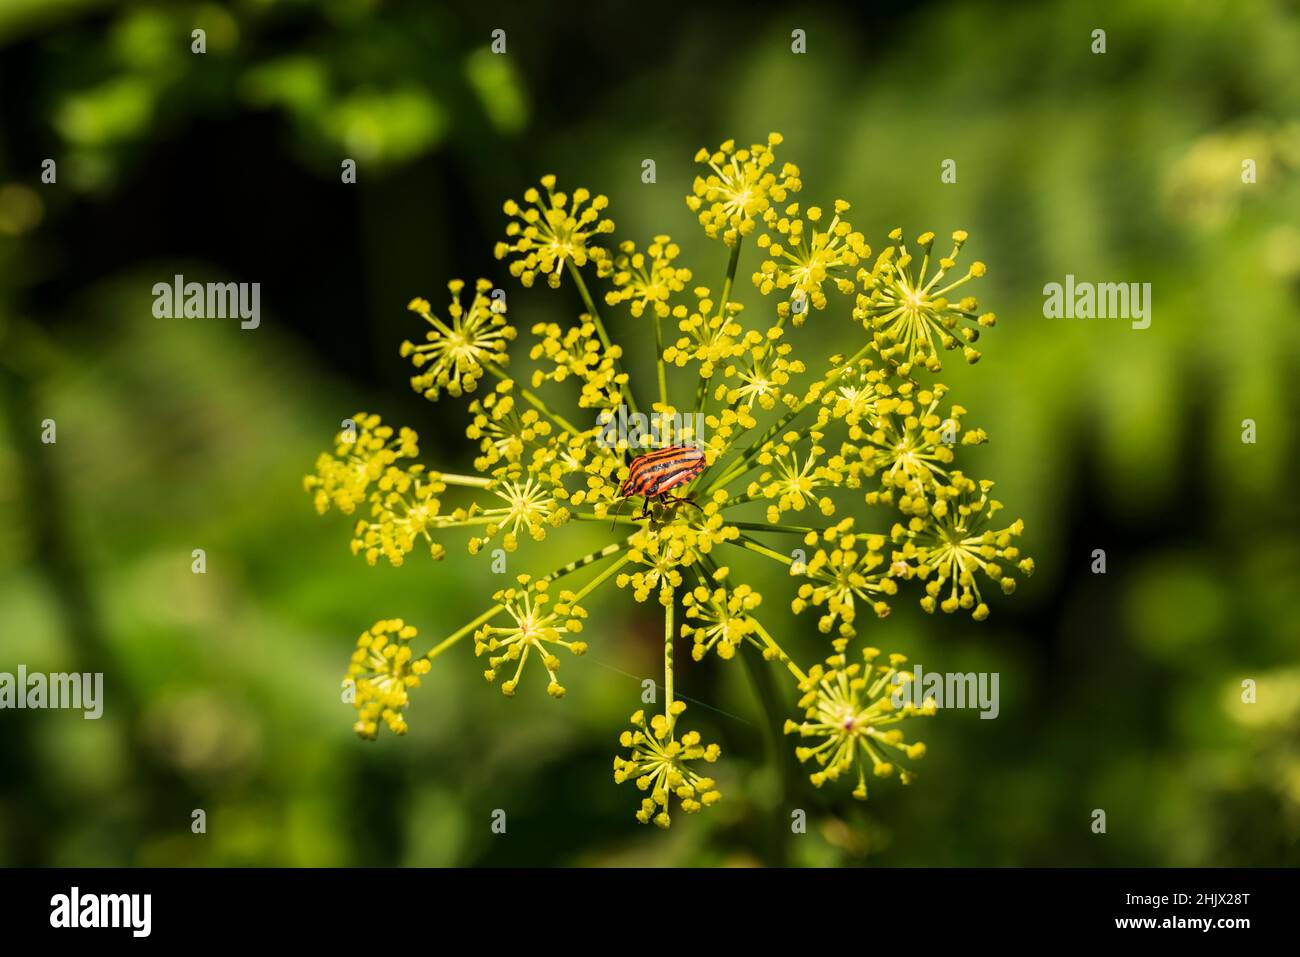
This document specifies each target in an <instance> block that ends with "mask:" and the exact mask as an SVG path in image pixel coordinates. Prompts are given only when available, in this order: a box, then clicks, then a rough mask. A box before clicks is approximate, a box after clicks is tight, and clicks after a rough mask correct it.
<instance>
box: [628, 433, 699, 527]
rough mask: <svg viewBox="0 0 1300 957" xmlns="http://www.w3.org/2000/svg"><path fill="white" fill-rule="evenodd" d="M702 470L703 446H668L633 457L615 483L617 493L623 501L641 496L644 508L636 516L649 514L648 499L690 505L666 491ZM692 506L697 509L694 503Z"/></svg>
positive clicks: (678, 485) (685, 481)
mask: <svg viewBox="0 0 1300 957" xmlns="http://www.w3.org/2000/svg"><path fill="white" fill-rule="evenodd" d="M703 471H704V450H703V449H701V448H698V447H696V446H694V445H670V446H668V447H667V448H663V449H656V450H655V451H653V452H646V453H645V454H644V455H638V456H637V457H636V458H634V459H633V460H632V464H631V465H630V466H629V471H628V474H627V478H626V479H625V480H624V481H623V484H622V485H621V486H619V489H618V494H619V497H620V498H621V499H623V500H624V501H626V500H627V499H628V498H631V497H632V496H633V495H640V496H641V497H642V498H644V499H645V508H644V509H643V511H642V513H641V514H640V515H638V516H637V518H644V517H645V516H646V515H648V514H649V511H650V503H651V502H685V503H686V504H688V505H694V504H695V503H694V502H691V501H689V500H688V499H685V498H682V497H680V496H677V495H672V494H670V493H671V492H672V490H673V489H676V488H681V487H682V486H683V485H685V484H686V483H687V482H689V481H690V480H691V479H693V478H695V476H697V475H699V474H700V473H701V472H703ZM620 504H621V503H620ZM695 507H696V508H699V506H698V505H696V506H695Z"/></svg>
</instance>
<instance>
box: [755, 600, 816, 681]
mask: <svg viewBox="0 0 1300 957" xmlns="http://www.w3.org/2000/svg"><path fill="white" fill-rule="evenodd" d="M749 620H750V621H752V622H753V623H754V630H755V631H757V632H758V637H759V638H761V639H762V641H763V644H764V645H766V646H767V647H768V648H771V649H772V653H773V654H775V655H776V659H777V661H779V662H781V664H783V665H785V667H786V669H787V670H788V671H789V672H790V674H792V675H794V676H795V678H796V679H797V680H799V681H800V682H804V681H807V680H808V676H807V675H806V674H804V673H803V671H802V669H800V667H799V666H798V665H796V664H795V663H794V662H793V661H791V660H790V656H789V655H787V654H786V653H785V649H784V648H782V647H781V646H780V645H778V644H777V643H776V639H775V638H773V637H772V636H771V635H769V634H768V632H767V629H766V628H764V627H763V625H762V623H761V622H760V621H759V620H758V619H757V618H754V617H753V616H750V619H749Z"/></svg>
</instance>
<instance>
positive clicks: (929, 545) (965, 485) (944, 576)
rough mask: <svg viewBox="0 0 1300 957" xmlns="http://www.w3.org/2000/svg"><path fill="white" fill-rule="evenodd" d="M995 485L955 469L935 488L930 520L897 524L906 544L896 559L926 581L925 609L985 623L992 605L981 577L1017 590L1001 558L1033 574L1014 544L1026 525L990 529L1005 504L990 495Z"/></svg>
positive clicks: (897, 532) (895, 536) (895, 530)
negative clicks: (985, 596)
mask: <svg viewBox="0 0 1300 957" xmlns="http://www.w3.org/2000/svg"><path fill="white" fill-rule="evenodd" d="M992 488H993V483H992V482H990V481H988V480H983V481H979V482H976V481H974V480H973V479H970V478H967V477H966V476H965V475H963V474H962V473H961V472H953V473H952V475H951V476H950V477H949V481H948V483H947V484H944V485H940V486H938V487H937V488H936V490H935V503H934V505H933V507H932V508H931V509H930V512H931V515H932V520H931V521H928V522H927V521H924V520H922V519H920V518H912V519H911V520H910V521H909V522H908V523H907V524H906V525H904V524H902V523H899V524H896V525H895V526H894V528H893V531H892V533H891V536H892V538H893V540H894V541H895V542H896V543H901V544H902V545H903V548H902V551H900V552H898V553H897V554H896V556H895V563H896V564H897V565H898V566H900V567H902V566H906V569H907V572H906V573H907V574H912V573H914V574H916V575H917V576H918V577H919V578H921V579H923V580H925V581H926V586H925V597H924V598H922V599H921V607H922V608H924V609H925V610H926V611H928V612H933V611H934V610H935V608H936V607H938V608H939V609H940V610H942V611H945V612H947V613H949V614H951V613H953V612H955V611H956V610H957V609H958V608H961V609H964V610H966V611H970V612H971V617H972V618H974V619H975V620H976V621H982V620H983V619H985V618H987V617H988V614H989V606H988V605H986V604H985V603H984V601H983V598H982V596H981V595H980V589H979V580H978V577H977V576H978V575H980V574H982V575H984V576H985V577H987V578H988V579H989V580H991V581H993V582H996V583H997V584H998V586H999V587H1001V589H1002V592H1003V593H1004V594H1007V595H1010V594H1011V593H1012V592H1013V591H1015V590H1016V580H1015V579H1014V578H1012V577H1011V575H1010V574H1008V572H1009V571H1010V569H1008V568H1007V567H1005V566H1003V565H1002V564H1001V563H1002V562H1006V563H1007V565H1010V566H1014V568H1017V569H1019V571H1020V573H1021V574H1022V575H1026V576H1028V575H1032V574H1033V573H1034V560H1033V559H1032V558H1024V557H1022V556H1021V554H1020V549H1019V547H1018V546H1017V545H1016V544H1015V540H1016V539H1017V538H1019V537H1020V534H1021V533H1022V532H1023V531H1024V523H1023V522H1022V521H1020V520H1019V519H1016V521H1014V522H1012V523H1011V524H1010V525H1008V526H1007V527H1006V528H1002V529H997V530H994V529H991V528H989V525H990V522H991V520H992V518H993V516H994V515H995V514H996V513H997V512H998V511H999V510H1001V508H1002V503H1001V502H999V501H997V500H996V499H994V498H991V497H990V496H989V492H990V491H991V490H992ZM945 591H946V592H947V595H946V596H945V595H944V592H945Z"/></svg>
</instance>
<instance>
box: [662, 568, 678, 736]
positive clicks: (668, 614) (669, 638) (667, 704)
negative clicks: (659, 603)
mask: <svg viewBox="0 0 1300 957" xmlns="http://www.w3.org/2000/svg"><path fill="white" fill-rule="evenodd" d="M676 608H677V592H676V590H674V591H673V593H672V600H671V601H670V602H669V603H668V606H667V607H666V608H664V717H665V718H667V719H668V724H669V725H670V726H671V725H672V723H673V711H672V709H673V611H674V610H675V609H676Z"/></svg>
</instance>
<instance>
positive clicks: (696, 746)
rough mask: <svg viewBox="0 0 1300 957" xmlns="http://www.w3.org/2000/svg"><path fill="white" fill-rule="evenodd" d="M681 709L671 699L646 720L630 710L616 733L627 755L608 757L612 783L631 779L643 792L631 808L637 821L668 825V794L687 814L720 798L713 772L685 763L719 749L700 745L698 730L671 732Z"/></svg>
mask: <svg viewBox="0 0 1300 957" xmlns="http://www.w3.org/2000/svg"><path fill="white" fill-rule="evenodd" d="M685 710H686V704H685V703H684V702H681V701H675V702H673V704H672V705H671V706H670V707H669V709H668V711H669V713H668V715H667V716H665V715H662V714H657V715H655V716H654V717H653V718H651V719H650V721H649V723H647V722H646V717H645V712H644V711H638V712H636V713H635V714H634V715H632V719H631V723H632V730H631V731H624V732H623V734H622V737H620V738H619V744H621V745H623V747H625V748H629V749H631V752H632V753H631V756H630V757H626V758H624V757H615V758H614V780H615V782H617V783H618V784H622V783H623V782H624V781H634V782H636V786H637V787H638V788H640V789H641V790H642V791H648V792H649V795H648V796H647V797H645V798H644V799H642V801H641V809H640V810H639V811H637V812H636V819H637V820H638V821H640V822H641V823H642V824H649V823H650V822H651V821H654V822H655V824H657V825H658V826H659V827H665V828H666V827H668V826H669V825H670V824H671V823H672V819H671V818H670V816H669V803H670V801H671V800H672V799H673V798H677V801H678V803H679V805H680V806H681V809H682V810H683V811H685V812H686V813H687V814H694V813H695V812H696V811H699V810H700V809H701V808H705V807H711V806H712V805H714V804H717V803H718V801H719V800H721V798H722V794H721V792H720V791H718V788H717V784H716V782H715V781H714V780H713V778H709V777H704V776H703V775H700V774H699V773H697V772H696V771H695V769H694V768H692V767H691V764H692V763H693V762H696V761H700V760H703V761H705V762H707V763H709V764H712V763H713V762H714V761H717V760H718V756H719V755H720V754H721V753H722V749H721V748H719V747H718V746H717V745H716V744H710V745H702V744H701V743H700V733H699V732H698V731H688V732H686V733H685V734H683V735H682V736H681V737H680V738H679V737H677V719H678V718H679V717H680V716H681V714H682V712H683V711H685Z"/></svg>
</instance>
